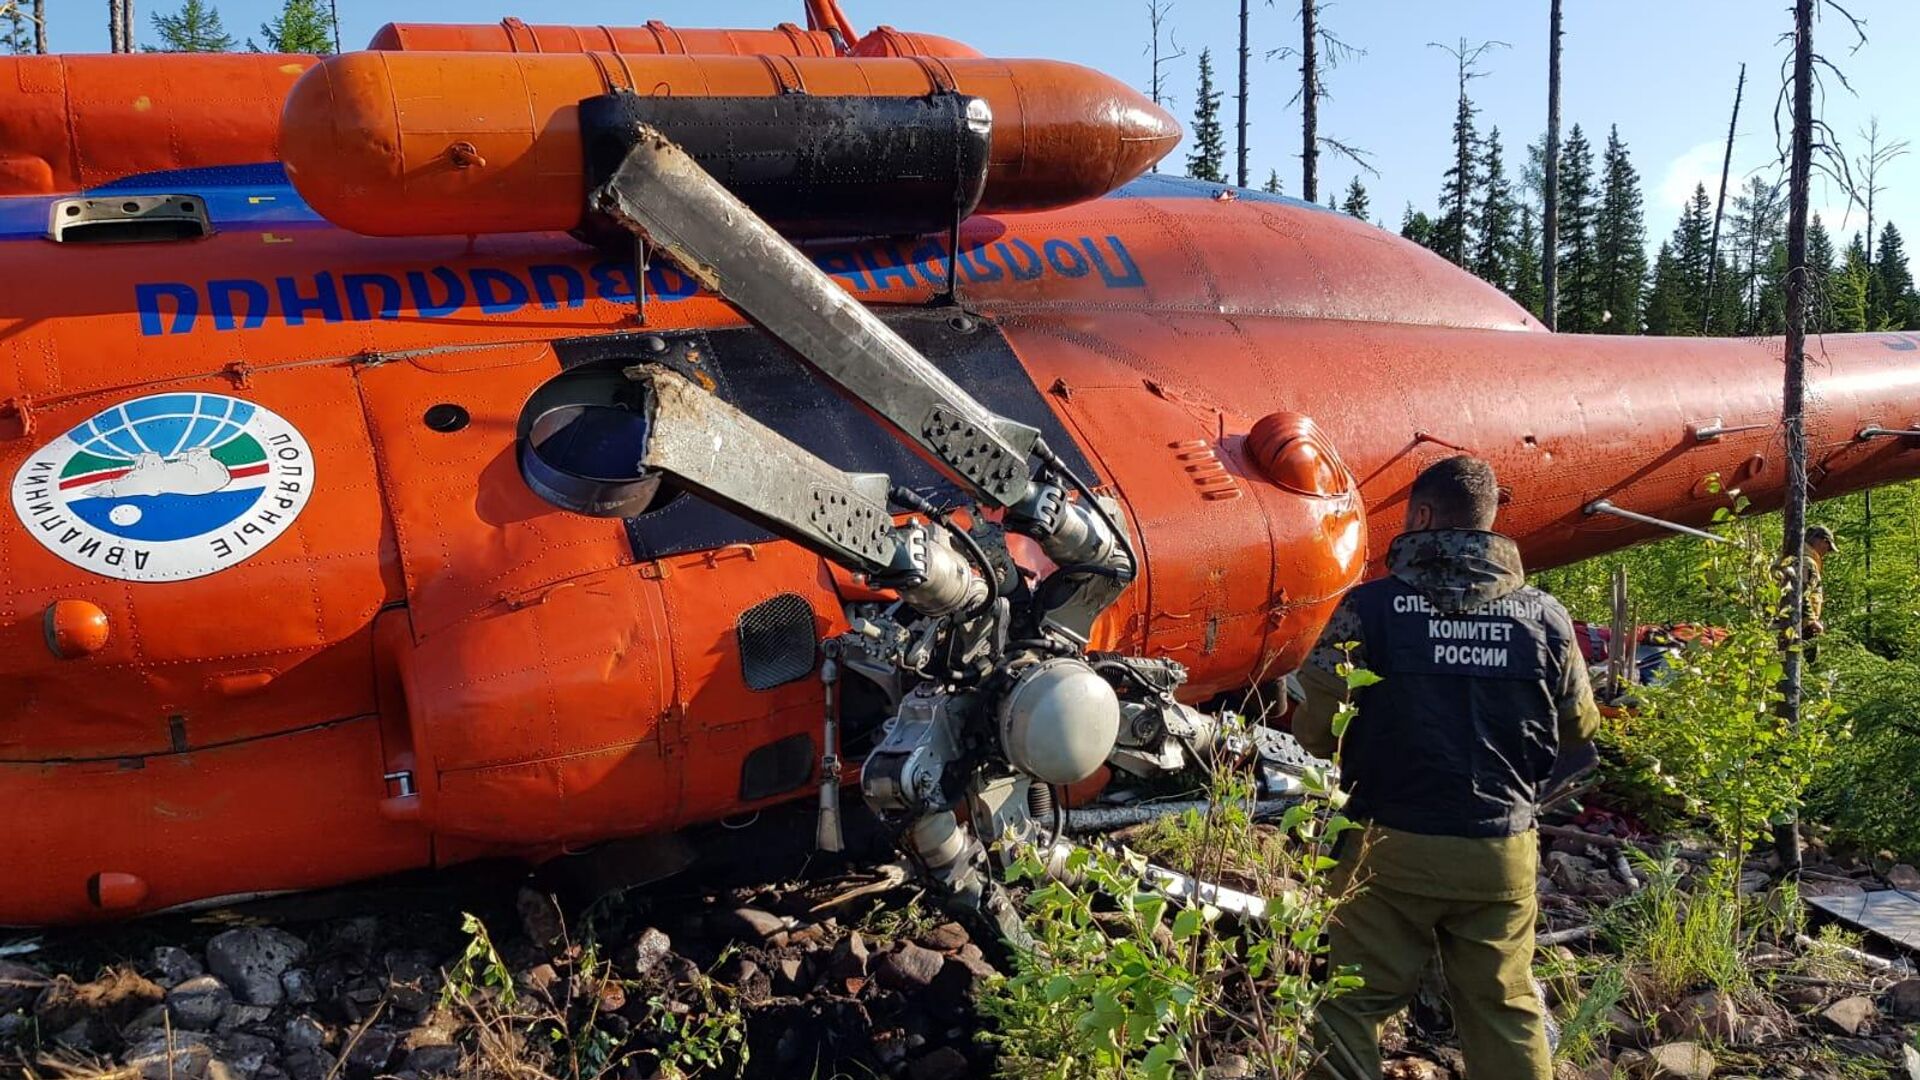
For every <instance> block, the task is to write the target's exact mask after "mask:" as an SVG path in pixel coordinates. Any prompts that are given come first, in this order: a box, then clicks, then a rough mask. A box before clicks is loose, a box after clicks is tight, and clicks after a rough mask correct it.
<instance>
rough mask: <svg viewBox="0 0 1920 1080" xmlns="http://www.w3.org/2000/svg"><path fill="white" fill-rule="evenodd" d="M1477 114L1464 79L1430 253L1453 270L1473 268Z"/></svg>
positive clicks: (1454, 120) (1476, 180) (1456, 107)
mask: <svg viewBox="0 0 1920 1080" xmlns="http://www.w3.org/2000/svg"><path fill="white" fill-rule="evenodd" d="M1477 112H1479V110H1478V109H1475V108H1474V107H1473V100H1472V99H1471V98H1469V97H1467V83H1466V78H1465V77H1464V76H1462V78H1461V81H1460V98H1459V100H1458V101H1457V102H1456V103H1455V106H1454V113H1453V160H1452V161H1451V162H1450V163H1449V164H1448V165H1447V171H1446V173H1445V174H1443V175H1442V177H1441V181H1440V215H1439V217H1437V218H1435V219H1434V222H1433V244H1432V245H1431V246H1432V247H1433V250H1435V251H1437V252H1439V253H1440V254H1442V255H1444V256H1446V257H1447V259H1448V260H1449V261H1451V262H1452V263H1454V265H1456V266H1467V267H1471V266H1472V265H1473V262H1472V260H1473V254H1474V229H1473V196H1474V192H1475V191H1476V190H1478V188H1479V179H1480V178H1479V176H1478V173H1479V170H1478V169H1477V168H1476V167H1475V166H1476V163H1475V161H1474V157H1473V153H1474V148H1475V145H1476V144H1477V143H1478V142H1479V139H1478V138H1477V137H1476V136H1475V135H1474V130H1473V117H1474V114H1475V113H1477Z"/></svg>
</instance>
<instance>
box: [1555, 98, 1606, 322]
mask: <svg viewBox="0 0 1920 1080" xmlns="http://www.w3.org/2000/svg"><path fill="white" fill-rule="evenodd" d="M1559 179H1560V252H1559V258H1560V272H1559V278H1560V280H1559V286H1560V310H1559V312H1558V314H1559V321H1558V322H1557V323H1556V324H1555V325H1556V326H1557V327H1558V328H1559V329H1561V330H1569V331H1572V332H1574V333H1587V334H1590V333H1594V332H1595V331H1598V330H1599V329H1601V327H1602V315H1603V312H1604V311H1605V307H1604V305H1603V303H1602V300H1601V296H1600V259H1599V252H1598V250H1597V248H1596V247H1595V245H1594V216H1595V212H1596V207H1595V203H1594V183H1593V148H1592V147H1591V146H1589V145H1588V143H1587V137H1586V135H1585V134H1584V133H1583V132H1582V131H1581V130H1580V125H1579V124H1575V125H1573V130H1571V131H1569V132H1568V133H1567V142H1566V146H1565V147H1564V148H1563V149H1562V151H1561V154H1560V178H1559Z"/></svg>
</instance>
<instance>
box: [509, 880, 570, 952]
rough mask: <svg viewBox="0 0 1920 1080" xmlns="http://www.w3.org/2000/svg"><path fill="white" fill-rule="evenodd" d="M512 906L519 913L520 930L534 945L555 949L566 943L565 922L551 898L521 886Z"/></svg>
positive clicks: (556, 902)
mask: <svg viewBox="0 0 1920 1080" xmlns="http://www.w3.org/2000/svg"><path fill="white" fill-rule="evenodd" d="M514 906H515V907H516V908H517V909H518V910H519V912H520V928H521V929H522V930H525V931H526V932H527V937H528V939H529V940H531V941H532V942H533V943H534V944H535V945H538V946H540V947H541V948H543V949H557V948H560V947H561V946H562V945H563V944H565V943H566V940H567V920H566V917H565V916H563V915H561V913H560V904H559V902H558V901H556V900H555V899H554V898H553V897H551V896H549V895H547V894H546V893H543V892H539V891H537V890H534V889H529V888H526V887H524V886H522V887H521V889H520V894H519V896H518V898H517V899H516V901H515V904H514Z"/></svg>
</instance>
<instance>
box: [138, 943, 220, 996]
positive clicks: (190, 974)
mask: <svg viewBox="0 0 1920 1080" xmlns="http://www.w3.org/2000/svg"><path fill="white" fill-rule="evenodd" d="M147 966H148V967H150V968H152V969H153V981H154V982H157V983H159V984H160V985H161V986H163V987H166V988H167V989H169V990H171V989H172V988H174V987H176V986H179V985H180V984H181V983H183V982H186V981H187V980H188V979H196V978H199V977H200V976H202V975H205V974H206V973H207V969H206V968H205V967H203V966H202V965H201V963H200V958H199V957H197V956H195V955H193V954H192V953H190V952H188V951H187V950H185V949H182V948H180V947H178V946H175V945H158V946H155V947H154V950H153V955H152V956H151V957H149V958H148V961H147Z"/></svg>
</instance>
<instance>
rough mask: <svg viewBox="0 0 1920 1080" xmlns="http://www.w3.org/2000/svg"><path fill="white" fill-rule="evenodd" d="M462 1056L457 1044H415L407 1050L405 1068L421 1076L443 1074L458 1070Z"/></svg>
mask: <svg viewBox="0 0 1920 1080" xmlns="http://www.w3.org/2000/svg"><path fill="white" fill-rule="evenodd" d="M462 1057H463V1055H462V1054H461V1053H460V1048H459V1047H457V1046H449V1045H441V1046H416V1047H414V1048H413V1049H412V1050H409V1051H408V1052H407V1068H408V1069H411V1070H412V1071H414V1072H417V1073H419V1074H420V1075H421V1076H444V1075H446V1074H448V1073H453V1072H457V1071H459V1068H460V1062H461V1059H462Z"/></svg>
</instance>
